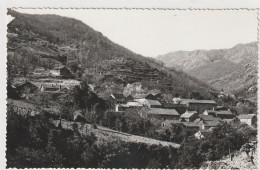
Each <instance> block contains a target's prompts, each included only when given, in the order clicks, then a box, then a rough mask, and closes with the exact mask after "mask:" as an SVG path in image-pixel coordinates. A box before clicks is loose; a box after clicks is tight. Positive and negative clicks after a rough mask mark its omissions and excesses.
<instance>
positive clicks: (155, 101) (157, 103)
mask: <svg viewBox="0 0 260 170" xmlns="http://www.w3.org/2000/svg"><path fill="white" fill-rule="evenodd" d="M146 100H147V101H148V102H149V104H150V105H156V106H161V105H162V104H161V103H160V102H159V101H157V100H150V99H146Z"/></svg>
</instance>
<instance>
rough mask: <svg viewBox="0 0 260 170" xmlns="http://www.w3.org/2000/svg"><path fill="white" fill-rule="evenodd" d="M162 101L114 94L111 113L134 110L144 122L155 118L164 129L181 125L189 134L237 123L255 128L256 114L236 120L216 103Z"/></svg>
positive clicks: (152, 97) (111, 101) (151, 95)
mask: <svg viewBox="0 0 260 170" xmlns="http://www.w3.org/2000/svg"><path fill="white" fill-rule="evenodd" d="M159 98H160V95H159V94H156V95H154V94H147V95H143V96H142V98H140V96H138V97H134V96H131V95H128V96H126V97H125V96H124V95H123V94H111V95H110V97H109V100H108V101H109V106H110V110H111V111H114V112H116V113H124V112H126V111H127V110H128V109H133V108H134V109H136V110H139V111H140V112H139V115H140V116H141V117H143V118H152V117H153V118H156V119H160V120H162V121H163V122H162V127H166V128H167V127H169V126H171V125H172V124H179V125H182V126H183V127H185V129H186V130H188V131H189V130H191V131H194V130H207V129H211V128H214V127H216V126H218V125H219V124H221V123H223V122H228V123H229V122H231V121H235V120H237V119H238V120H239V121H240V122H242V123H246V124H248V125H249V126H253V125H255V124H256V115H255V114H249V115H239V116H237V117H236V116H235V115H234V114H233V113H232V112H231V111H230V110H229V109H227V108H225V107H223V106H217V103H216V102H215V101H214V100H195V99H180V98H174V99H173V101H172V102H162V101H160V100H159ZM143 110H145V114H144V112H143Z"/></svg>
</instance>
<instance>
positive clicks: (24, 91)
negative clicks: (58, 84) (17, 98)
mask: <svg viewBox="0 0 260 170" xmlns="http://www.w3.org/2000/svg"><path fill="white" fill-rule="evenodd" d="M16 89H17V92H18V93H19V94H20V95H21V96H27V95H29V94H34V93H35V92H36V91H38V87H37V86H36V85H34V84H32V83H31V82H29V81H26V82H25V83H24V84H22V85H20V86H18V87H17V88H16Z"/></svg>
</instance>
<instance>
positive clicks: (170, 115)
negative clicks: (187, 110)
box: [148, 108, 180, 120]
mask: <svg viewBox="0 0 260 170" xmlns="http://www.w3.org/2000/svg"><path fill="white" fill-rule="evenodd" d="M148 117H155V118H157V119H164V120H178V119H179V118H180V115H179V113H178V112H177V111H176V110H174V109H163V108H151V109H149V110H148Z"/></svg>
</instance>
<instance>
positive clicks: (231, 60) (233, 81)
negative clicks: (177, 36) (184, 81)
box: [157, 42, 258, 100]
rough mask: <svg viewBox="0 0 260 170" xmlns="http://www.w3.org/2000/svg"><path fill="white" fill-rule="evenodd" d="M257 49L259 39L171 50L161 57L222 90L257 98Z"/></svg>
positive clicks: (170, 64)
mask: <svg viewBox="0 0 260 170" xmlns="http://www.w3.org/2000/svg"><path fill="white" fill-rule="evenodd" d="M257 52H258V46H257V42H252V43H248V44H238V45H236V46H234V47H233V48H230V49H219V50H196V51H177V52H171V53H168V54H165V55H161V56H158V57H157V59H159V60H160V61H162V62H164V63H165V64H166V66H167V67H175V68H178V69H180V70H183V71H184V72H186V73H188V74H190V75H192V76H194V77H196V78H198V79H199V80H202V81H204V82H207V83H208V84H209V85H211V86H213V87H215V88H217V89H219V90H220V89H222V88H223V89H224V91H226V92H231V93H235V94H237V95H240V96H241V97H246V98H251V99H252V100H255V99H256V82H257Z"/></svg>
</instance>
